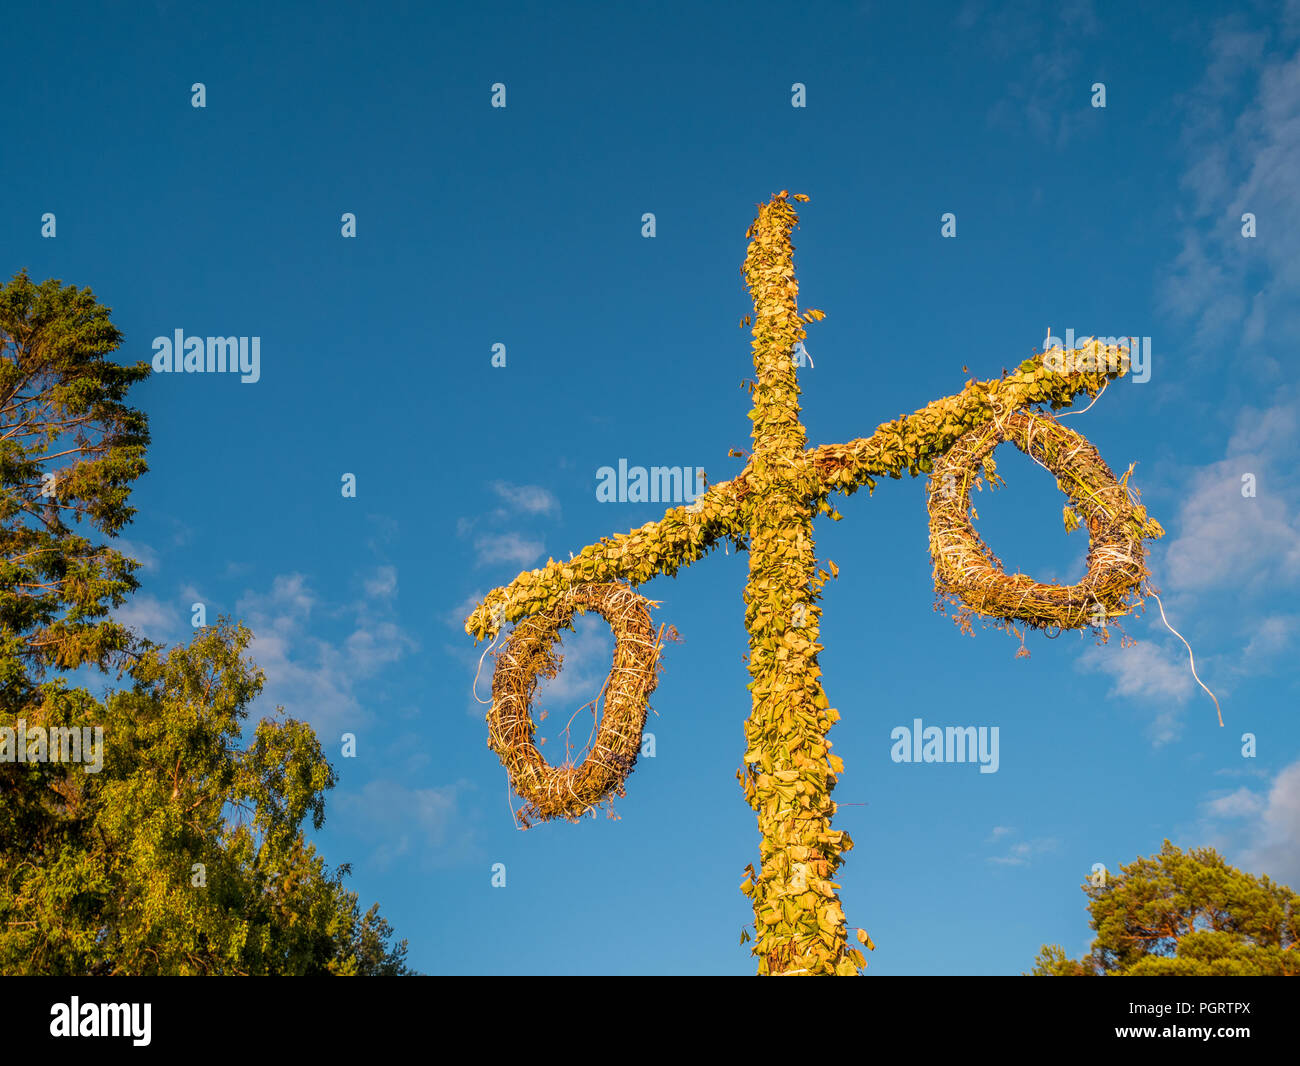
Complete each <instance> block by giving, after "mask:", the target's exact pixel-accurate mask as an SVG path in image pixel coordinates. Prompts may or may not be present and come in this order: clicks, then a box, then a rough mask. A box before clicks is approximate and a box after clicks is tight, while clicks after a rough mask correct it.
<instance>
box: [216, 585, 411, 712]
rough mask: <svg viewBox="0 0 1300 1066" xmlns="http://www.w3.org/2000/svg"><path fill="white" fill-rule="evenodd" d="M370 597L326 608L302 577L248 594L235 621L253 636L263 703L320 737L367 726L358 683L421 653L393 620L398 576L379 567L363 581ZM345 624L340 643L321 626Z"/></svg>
mask: <svg viewBox="0 0 1300 1066" xmlns="http://www.w3.org/2000/svg"><path fill="white" fill-rule="evenodd" d="M362 586H363V588H364V589H365V591H366V595H365V596H364V597H362V598H361V599H359V600H357V601H354V602H350V603H337V604H333V603H324V602H322V601H321V600H320V598H319V597H318V595H317V594H316V593H315V591H314V590H313V589H312V588H311V587H310V585H309V583H308V581H307V579H306V578H305V577H304V576H303V575H302V574H282V575H280V576H278V577H276V578H275V580H274V581H273V582H272V585H271V589H270V591H269V592H265V593H261V592H253V591H250V592H246V593H245V594H244V595H243V596H242V597H240V599H239V601H238V603H237V604H236V610H235V613H236V615H237V617H240V618H242V619H244V620H245V621H246V622H247V624H248V626H249V628H250V629H251V630H252V631H253V635H254V639H253V643H252V646H251V648H250V654H251V655H252V657H253V659H254V660H255V661H256V662H257V664H258V666H260V667H261V668H262V670H263V671H264V672H265V674H266V686H265V689H264V694H263V698H264V699H266V700H268V701H269V702H271V703H272V704H279V705H281V706H283V707H284V708H285V711H286V713H288V714H290V715H292V716H293V717H296V718H301V719H304V720H306V721H309V722H311V724H312V725H313V726H315V727H316V728H317V729H318V730H319V731H320V732H322V733H323V734H327V735H328V734H335V733H338V732H341V731H343V730H344V729H347V728H352V729H355V728H357V727H358V726H360V725H361V724H363V723H364V722H365V721H366V720H367V719H368V718H369V715H370V713H371V711H370V709H369V708H368V707H366V706H364V705H363V704H362V702H361V700H360V699H359V697H358V694H357V693H358V688H359V682H362V681H366V680H369V679H372V678H374V677H376V676H377V675H379V674H380V673H381V671H382V669H383V667H385V666H388V665H390V664H391V663H394V662H396V661H398V660H399V659H401V658H402V657H403V656H404V655H406V654H407V653H408V652H409V651H412V650H413V649H414V648H415V647H417V642H416V641H415V639H414V638H412V637H411V636H410V635H408V634H407V633H406V632H405V631H404V630H403V629H402V628H401V627H400V626H399V625H398V624H397V622H396V621H395V620H394V618H393V617H392V610H393V598H394V597H395V596H396V592H397V575H396V571H395V570H394V569H393V568H392V567H380V568H378V569H377V570H375V571H374V572H373V573H371V574H369V575H367V576H366V577H364V578H363V579H362ZM335 619H346V620H348V621H346V622H345V625H346V627H347V628H348V630H349V631H348V632H347V634H346V635H345V636H344V637H342V638H341V639H328V638H326V637H323V636H321V635H319V631H318V627H319V626H325V625H329V624H332V623H334V620H335Z"/></svg>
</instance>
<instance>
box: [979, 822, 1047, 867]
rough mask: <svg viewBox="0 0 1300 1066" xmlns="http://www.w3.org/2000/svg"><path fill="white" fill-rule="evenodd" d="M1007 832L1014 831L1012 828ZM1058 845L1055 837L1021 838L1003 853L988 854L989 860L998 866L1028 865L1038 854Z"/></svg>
mask: <svg viewBox="0 0 1300 1066" xmlns="http://www.w3.org/2000/svg"><path fill="white" fill-rule="evenodd" d="M1008 832H1014V830H1008ZM1003 835H1004V836H1005V835H1006V834H1003ZM1059 846H1060V841H1058V840H1057V839H1056V838H1055V837H1039V838H1037V839H1035V840H1021V841H1018V842H1017V843H1015V844H1012V845H1011V846H1010V848H1008V849H1007V853H1006V854H1005V855H990V856H989V862H991V863H994V864H995V865H998V866H1028V865H1029V864H1030V862H1031V861H1032V860H1033V859H1035V858H1036V857H1038V856H1039V855H1043V854H1046V853H1047V852H1051V851H1055V850H1056V849H1057V848H1058V847H1059Z"/></svg>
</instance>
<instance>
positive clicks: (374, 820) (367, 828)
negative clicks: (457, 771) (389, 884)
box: [330, 780, 477, 870]
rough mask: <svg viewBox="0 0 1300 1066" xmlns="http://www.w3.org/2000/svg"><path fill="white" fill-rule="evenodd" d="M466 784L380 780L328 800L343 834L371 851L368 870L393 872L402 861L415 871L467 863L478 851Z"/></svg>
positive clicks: (367, 861)
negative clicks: (466, 805)
mask: <svg viewBox="0 0 1300 1066" xmlns="http://www.w3.org/2000/svg"><path fill="white" fill-rule="evenodd" d="M469 787H470V786H469V785H467V784H466V783H465V782H458V783H456V784H453V785H443V786H441V787H438V788H408V787H407V786H405V785H401V784H398V783H397V782H396V781H391V780H376V781H371V782H369V783H368V784H366V785H365V786H364V787H363V788H361V789H360V790H359V791H357V792H340V793H338V794H337V795H336V796H334V798H333V799H332V800H331V801H330V803H331V809H332V811H333V813H335V814H336V815H337V817H338V819H339V822H340V823H341V825H342V828H343V831H344V832H346V833H348V834H349V835H352V836H355V837H358V838H360V839H363V840H365V841H366V842H367V844H368V845H370V846H372V847H373V850H372V851H371V853H370V855H369V857H368V858H367V860H366V863H367V866H373V867H375V868H377V869H380V870H386V869H389V868H391V867H392V866H393V865H394V864H396V863H397V862H399V861H400V860H406V861H409V862H410V863H411V864H412V865H414V866H416V867H417V868H420V867H441V866H448V865H451V864H453V863H459V862H466V861H469V860H470V859H471V858H473V857H474V855H475V854H476V852H477V847H476V844H475V834H474V830H473V826H472V825H471V824H470V821H469V817H468V814H467V812H466V811H464V810H463V809H462V807H461V799H462V797H463V796H464V794H465V792H466V791H467V790H468V788H469Z"/></svg>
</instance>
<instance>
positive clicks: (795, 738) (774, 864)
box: [738, 192, 864, 975]
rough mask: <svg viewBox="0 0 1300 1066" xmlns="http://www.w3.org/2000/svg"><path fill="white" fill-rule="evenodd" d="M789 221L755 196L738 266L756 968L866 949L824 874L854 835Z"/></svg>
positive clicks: (836, 964)
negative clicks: (824, 622)
mask: <svg viewBox="0 0 1300 1066" xmlns="http://www.w3.org/2000/svg"><path fill="white" fill-rule="evenodd" d="M797 223H798V216H797V215H796V213H795V210H794V207H793V206H792V205H791V204H790V202H789V200H788V199H787V198H786V193H784V192H783V193H780V194H779V195H777V196H774V197H773V198H772V199H771V200H770V201H769V202H768V203H767V204H764V205H763V206H761V207H760V208H759V212H758V217H757V218H756V219H755V220H754V222H753V224H752V225H751V226H750V229H749V233H748V234H747V236H749V237H751V238H752V240H751V243H750V245H749V249H748V252H747V254H746V256H745V266H744V272H745V280H746V284H747V285H748V287H749V291H750V295H751V296H752V297H753V300H754V324H753V343H752V347H753V350H754V369H755V370H756V372H757V382H756V384H755V386H754V390H753V395H754V407H753V410H752V411H751V412H750V415H749V417H750V419H751V420H752V421H753V423H754V430H753V440H754V450H753V455H752V457H751V459H750V463H749V477H748V482H749V485H750V489H751V491H750V494H749V496H748V498H747V499H746V502H745V505H746V508H747V510H748V514H747V516H746V517H747V525H748V529H749V540H750V543H749V581H748V583H747V585H746V586H745V625H746V628H747V629H748V632H749V673H750V676H751V677H752V678H753V680H752V681H751V682H750V684H749V688H750V691H751V692H752V693H753V711H752V713H751V714H750V717H749V720H748V722H746V724H745V740H746V750H745V757H744V762H745V766H744V768H743V769H742V770H740V771H739V773H738V776H739V778H740V780H741V784H742V785H743V786H744V789H745V796H746V799H748V800H749V804H750V806H751V807H753V808H754V810H755V811H757V813H758V828H759V831H760V833H761V834H762V843H761V846H760V853H759V854H760V859H761V864H760V869H759V870H758V871H757V872H755V870H754V868H753V866H752V865H751V866H749V867H748V868H747V870H746V872H747V874H748V875H749V876H748V877H747V878H746V880H745V882H744V883H743V884H742V885H741V891H743V892H744V893H745V894H746V895H747V896H749V897H750V899H751V900H752V902H753V905H754V922H755V932H756V940H755V944H754V947H753V953H754V954H755V955H757V956H758V960H759V962H758V972H759V974H773V975H775V974H814V975H816V974H842V975H853V974H856V973H857V972H858V968H859V966H861V965H864V963H863V956H862V953H861V952H860V951H858V950H857V949H856V948H852V949H851V948H849V946H848V943H847V939H846V935H845V923H844V911H843V909H842V908H841V907H840V903H839V899H838V896H837V894H836V888H837V887H838V886H837V885H835V884H834V883H833V878H834V875H835V870H836V868H837V867H838V866H839V865H840V862H841V861H842V860H841V857H840V854H841V852H843V851H847V850H848V849H849V848H851V847H852V846H853V843H852V841H851V840H850V839H849V836H848V834H847V833H843V832H836V831H834V830H832V829H831V816H832V815H833V814H834V812H835V803H834V802H833V801H832V800H831V790H832V789H834V787H835V780H836V778H835V770H836V769H839V770H842V769H843V764H841V763H840V762H839V760H838V758H836V757H835V756H832V755H831V754H830V747H831V744H830V741H829V740H828V739H827V737H826V734H827V732H828V731H829V730H830V727H831V725H832V724H833V723H834V722H835V721H836V720H837V719H838V717H839V715H838V714H837V713H836V712H835V710H834V709H832V708H831V707H830V706H829V705H828V703H827V700H826V694H825V692H823V690H822V686H821V681H820V677H821V670H820V669H819V668H818V666H817V653H818V652H819V651H820V650H821V645H820V644H818V643H817V637H818V632H819V625H818V622H819V618H820V615H821V611H820V609H819V608H818V606H817V598H818V590H817V587H816V586H815V585H814V571H815V568H816V565H817V560H816V556H815V555H814V552H813V536H812V519H813V508H814V503H813V501H814V499H815V491H814V490H813V488H812V486H810V485H805V484H802V482H801V481H799V480H798V479H796V478H795V477H794V475H793V461H794V460H795V459H796V458H797V457H798V456H799V455H800V453H802V452H803V450H804V448H805V447H806V445H807V437H806V435H805V432H804V428H803V425H802V424H801V423H800V421H799V385H798V382H797V380H796V375H795V366H794V358H793V353H794V346H795V344H796V343H797V342H798V341H800V340H802V339H803V338H804V336H805V333H804V328H803V322H802V320H801V319H800V318H799V312H798V292H799V286H798V283H797V282H796V281H795V275H794V245H793V243H792V242H791V240H790V232H791V230H793V229H794V227H795V225H796V224H797Z"/></svg>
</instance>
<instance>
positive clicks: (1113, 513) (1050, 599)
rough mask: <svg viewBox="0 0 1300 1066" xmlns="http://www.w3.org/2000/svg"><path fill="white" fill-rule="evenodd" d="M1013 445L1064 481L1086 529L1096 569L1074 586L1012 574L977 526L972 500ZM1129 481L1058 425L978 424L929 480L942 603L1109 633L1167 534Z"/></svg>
mask: <svg viewBox="0 0 1300 1066" xmlns="http://www.w3.org/2000/svg"><path fill="white" fill-rule="evenodd" d="M1005 442H1010V443H1011V444H1014V445H1015V446H1016V447H1017V448H1019V449H1020V450H1021V451H1022V452H1024V453H1025V454H1026V455H1029V456H1030V457H1031V458H1033V459H1035V460H1036V461H1037V462H1038V463H1039V464H1041V465H1042V466H1043V467H1045V468H1046V469H1047V470H1048V471H1049V472H1050V473H1051V474H1053V475H1054V476H1055V477H1056V484H1057V487H1058V488H1060V490H1061V491H1062V492H1064V493H1065V495H1066V496H1067V497H1068V498H1069V501H1070V506H1069V507H1068V508H1066V510H1065V516H1066V525H1067V529H1068V528H1072V525H1073V524H1082V525H1084V526H1086V528H1087V530H1088V570H1087V573H1086V574H1085V575H1084V577H1083V579H1082V580H1081V581H1079V582H1078V584H1075V585H1052V584H1046V583H1044V582H1041V581H1035V580H1033V579H1032V578H1030V577H1026V576H1025V575H1024V574H1008V573H1006V572H1005V571H1004V570H1003V569H1002V564H1001V562H1000V561H999V560H998V559H997V558H996V557H995V556H994V555H993V553H992V552H991V551H990V550H989V547H988V545H987V544H985V543H984V541H983V540H982V539H980V536H979V534H978V533H976V532H975V527H974V526H973V525H972V523H971V500H970V493H971V488H972V486H973V485H976V484H978V483H979V481H980V476H981V474H982V473H983V474H985V475H986V476H987V477H988V479H989V480H990V481H994V480H996V475H995V474H994V470H995V466H994V463H993V461H992V459H991V454H992V452H993V449H995V448H996V447H997V446H998V445H999V444H1002V443H1005ZM1127 482H1128V474H1125V475H1124V477H1123V478H1122V479H1117V478H1116V477H1115V475H1114V474H1113V473H1112V472H1111V469H1110V467H1108V466H1107V465H1106V463H1105V461H1104V460H1103V459H1102V458H1101V456H1100V455H1099V454H1098V453H1097V449H1096V448H1094V447H1093V446H1092V445H1091V444H1089V443H1088V441H1087V440H1086V439H1085V438H1084V437H1082V436H1080V435H1079V434H1078V433H1075V432H1073V431H1072V430H1069V429H1066V428H1065V427H1064V426H1062V425H1061V424H1060V423H1059V422H1058V421H1057V420H1056V419H1054V418H1050V417H1045V416H1041V415H1036V414H1033V413H1032V412H1029V411H1024V410H1019V411H1012V412H1009V413H1007V414H1004V415H1001V416H1000V417H998V418H994V419H992V420H990V421H988V422H986V423H984V424H983V425H981V426H978V427H976V428H975V429H973V430H971V431H970V432H968V433H966V434H965V435H964V436H962V437H960V438H959V439H958V440H957V442H956V443H955V444H954V445H953V446H952V448H950V449H949V450H948V451H947V452H946V453H945V454H944V455H943V456H942V457H941V458H940V459H939V460H938V461H937V462H936V463H935V466H934V470H933V472H932V473H931V475H930V480H929V488H928V498H927V509H928V510H929V513H930V557H931V559H932V560H933V562H934V581H935V591H936V593H937V594H938V595H939V597H940V598H941V599H946V600H949V601H951V602H953V603H959V604H961V605H962V606H963V607H964V608H965V609H966V610H968V611H970V612H974V613H976V614H980V615H984V616H985V617H988V618H993V619H997V620H998V621H999V622H1001V623H1005V624H1010V623H1011V622H1014V621H1019V622H1023V623H1025V624H1026V625H1029V626H1032V627H1034V628H1036V629H1046V628H1049V627H1055V628H1058V629H1079V628H1082V627H1084V626H1088V625H1092V626H1100V627H1104V626H1105V624H1106V620H1107V619H1110V618H1115V617H1119V616H1121V615H1125V614H1128V613H1129V612H1130V611H1131V610H1132V608H1133V601H1134V600H1135V599H1139V598H1140V589H1141V586H1142V582H1143V580H1144V579H1145V578H1146V576H1147V569H1146V553H1145V550H1144V546H1143V543H1142V541H1143V538H1144V537H1158V536H1160V535H1161V534H1162V533H1163V532H1164V531H1163V530H1162V529H1161V528H1160V525H1159V523H1157V522H1156V521H1155V520H1154V519H1150V518H1148V517H1147V513H1146V508H1144V507H1142V506H1140V505H1139V504H1138V503H1137V502H1136V500H1135V498H1134V495H1135V494H1134V492H1133V490H1132V489H1130V488H1129V487H1128V484H1127Z"/></svg>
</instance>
